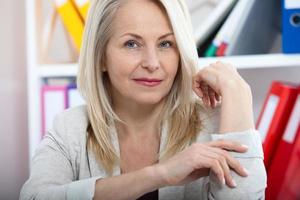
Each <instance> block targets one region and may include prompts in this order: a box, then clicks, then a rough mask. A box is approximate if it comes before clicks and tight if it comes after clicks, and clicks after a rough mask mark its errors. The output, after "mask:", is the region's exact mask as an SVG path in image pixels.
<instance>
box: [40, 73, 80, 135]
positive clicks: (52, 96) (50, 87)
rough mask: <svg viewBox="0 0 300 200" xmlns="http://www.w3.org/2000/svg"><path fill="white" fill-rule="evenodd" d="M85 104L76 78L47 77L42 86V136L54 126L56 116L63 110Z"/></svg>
mask: <svg viewBox="0 0 300 200" xmlns="http://www.w3.org/2000/svg"><path fill="white" fill-rule="evenodd" d="M83 104H85V101H84V99H83V98H82V97H81V95H80V94H79V92H78V90H77V88H76V84H75V80H73V79H70V78H63V79H52V78H49V79H46V80H45V84H44V85H42V87H41V111H42V113H41V114H42V122H41V123H42V124H41V125H42V126H41V127H42V130H41V133H42V134H41V137H43V135H44V134H45V132H46V131H47V130H49V129H50V128H51V127H52V124H53V120H54V117H55V116H56V115H57V114H58V113H60V112H61V111H63V110H65V109H67V108H71V107H74V106H78V105H83Z"/></svg>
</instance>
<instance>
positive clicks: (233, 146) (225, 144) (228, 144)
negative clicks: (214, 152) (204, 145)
mask: <svg viewBox="0 0 300 200" xmlns="http://www.w3.org/2000/svg"><path fill="white" fill-rule="evenodd" d="M208 145H209V146H212V147H218V148H221V149H226V150H229V151H236V152H240V153H244V152H246V151H247V150H248V147H247V146H246V145H243V144H240V143H238V142H234V141H228V140H216V141H212V142H209V143H208Z"/></svg>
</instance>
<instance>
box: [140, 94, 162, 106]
mask: <svg viewBox="0 0 300 200" xmlns="http://www.w3.org/2000/svg"><path fill="white" fill-rule="evenodd" d="M163 99H165V96H161V95H157V96H155V95H145V96H140V97H137V98H134V101H135V102H137V103H138V104H143V105H155V104H158V103H160V102H162V101H163Z"/></svg>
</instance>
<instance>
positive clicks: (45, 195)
mask: <svg viewBox="0 0 300 200" xmlns="http://www.w3.org/2000/svg"><path fill="white" fill-rule="evenodd" d="M53 127H54V128H53V129H52V130H50V131H49V132H48V133H47V134H46V135H45V137H44V138H43V140H42V142H41V143H40V144H39V146H38V148H37V150H36V152H35V155H34V157H33V159H32V163H31V172H30V177H29V179H28V180H27V181H26V182H25V184H24V185H23V187H22V189H21V192H20V199H21V200H29V199H43V200H45V199H57V200H65V199H74V200H75V199H78V200H79V199H82V200H84V199H92V198H93V196H94V190H95V182H96V180H97V179H98V178H100V177H98V178H97V177H93V178H88V179H83V180H79V181H75V180H76V175H75V174H76V173H75V172H74V167H73V166H72V162H71V158H70V154H69V149H68V148H69V147H68V143H67V141H68V140H67V136H66V135H67V134H66V130H65V128H64V117H63V115H62V114H60V115H58V116H57V117H56V119H55V120H54V126H53Z"/></svg>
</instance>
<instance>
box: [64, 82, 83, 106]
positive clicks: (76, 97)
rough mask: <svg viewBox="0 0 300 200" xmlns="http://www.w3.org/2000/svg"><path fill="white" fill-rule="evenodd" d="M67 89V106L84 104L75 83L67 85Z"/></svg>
mask: <svg viewBox="0 0 300 200" xmlns="http://www.w3.org/2000/svg"><path fill="white" fill-rule="evenodd" d="M67 89H68V96H67V108H71V107H74V106H79V105H83V104H85V101H84V99H83V98H82V97H81V95H80V93H79V92H78V90H77V87H76V84H70V85H68V86H67Z"/></svg>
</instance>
